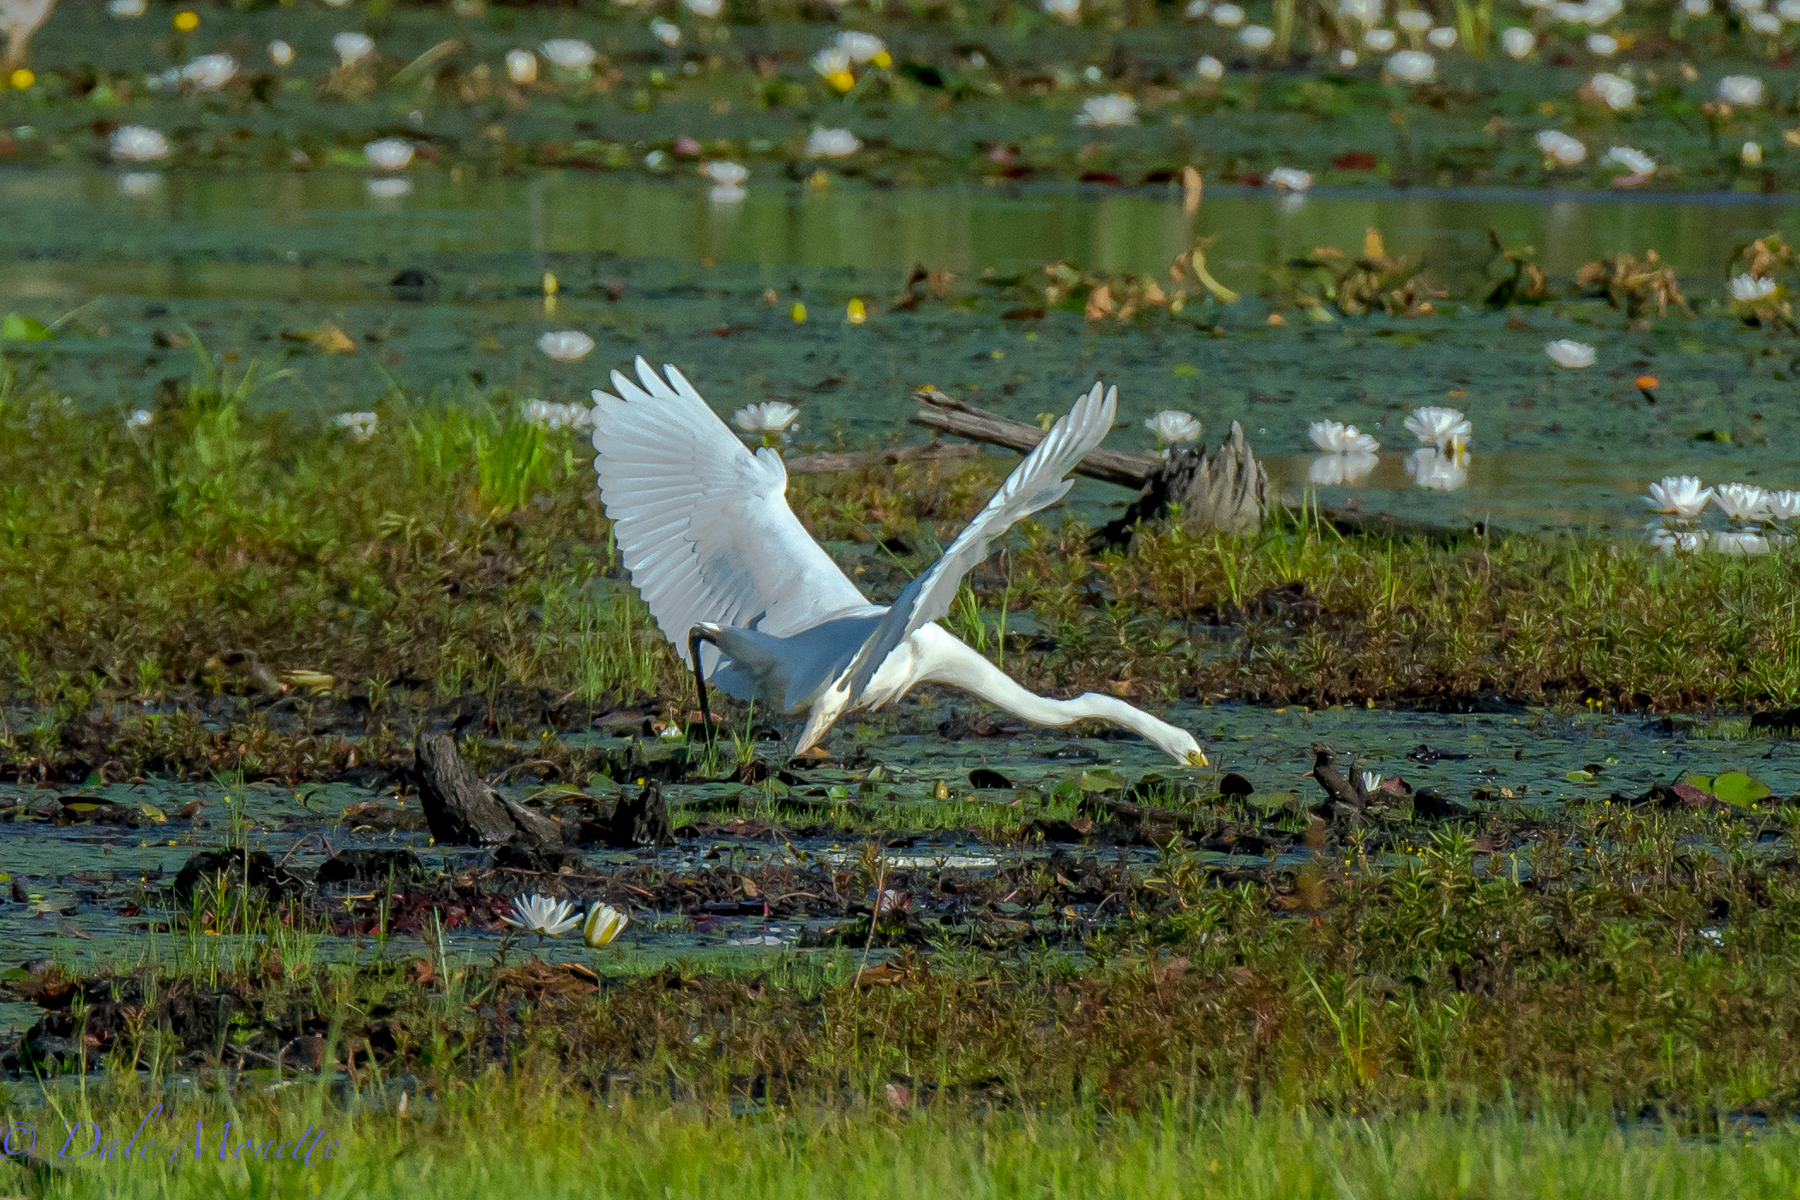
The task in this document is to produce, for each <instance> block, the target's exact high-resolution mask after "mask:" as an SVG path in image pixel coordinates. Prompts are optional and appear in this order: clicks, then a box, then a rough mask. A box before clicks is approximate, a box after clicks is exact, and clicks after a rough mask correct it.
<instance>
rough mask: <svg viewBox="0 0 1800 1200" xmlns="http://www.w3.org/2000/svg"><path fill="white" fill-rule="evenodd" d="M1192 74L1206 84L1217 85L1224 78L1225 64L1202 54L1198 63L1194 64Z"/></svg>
mask: <svg viewBox="0 0 1800 1200" xmlns="http://www.w3.org/2000/svg"><path fill="white" fill-rule="evenodd" d="M1194 74H1196V75H1198V76H1199V77H1200V78H1202V79H1204V80H1206V82H1208V83H1217V82H1218V81H1219V80H1221V79H1223V78H1225V64H1224V63H1222V62H1220V61H1219V60H1218V59H1216V58H1214V57H1213V56H1212V55H1210V54H1202V55H1201V56H1200V61H1199V62H1197V63H1195V64H1194Z"/></svg>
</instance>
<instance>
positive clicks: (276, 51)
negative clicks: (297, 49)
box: [269, 38, 294, 67]
mask: <svg viewBox="0 0 1800 1200" xmlns="http://www.w3.org/2000/svg"><path fill="white" fill-rule="evenodd" d="M269 61H270V62H272V63H274V64H275V65H276V66H278V67H286V66H291V65H292V64H293V61H294V48H293V47H292V46H290V45H288V44H287V43H286V42H284V41H282V40H281V39H280V38H276V39H275V40H274V41H272V42H270V43H269Z"/></svg>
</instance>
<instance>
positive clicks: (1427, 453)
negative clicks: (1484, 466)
mask: <svg viewBox="0 0 1800 1200" xmlns="http://www.w3.org/2000/svg"><path fill="white" fill-rule="evenodd" d="M1467 463H1468V456H1467V455H1465V454H1439V453H1438V452H1437V451H1436V450H1435V449H1433V448H1431V447H1429V446H1428V447H1426V448H1424V449H1422V450H1414V451H1413V452H1412V453H1411V454H1409V455H1407V456H1406V473H1407V474H1408V475H1411V476H1412V479H1413V482H1414V483H1416V484H1418V485H1419V486H1420V487H1422V488H1430V489H1431V490H1432V491H1434V492H1454V491H1455V490H1456V489H1457V488H1460V487H1462V486H1463V485H1464V484H1465V483H1467V482H1469V468H1468V465H1467Z"/></svg>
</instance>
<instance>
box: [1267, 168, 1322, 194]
mask: <svg viewBox="0 0 1800 1200" xmlns="http://www.w3.org/2000/svg"><path fill="white" fill-rule="evenodd" d="M1269 185H1270V186H1271V187H1278V188H1280V189H1281V190H1282V191H1284V192H1304V191H1305V190H1306V189H1307V188H1309V187H1311V186H1312V172H1311V171H1302V170H1301V169H1300V168H1299V167H1276V168H1275V169H1274V170H1273V171H1270V172H1269Z"/></svg>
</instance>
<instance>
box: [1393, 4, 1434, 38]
mask: <svg viewBox="0 0 1800 1200" xmlns="http://www.w3.org/2000/svg"><path fill="white" fill-rule="evenodd" d="M1394 24H1396V25H1398V26H1399V27H1400V28H1402V29H1404V30H1406V32H1408V33H1424V32H1425V31H1426V30H1427V29H1430V28H1431V14H1430V13H1428V12H1426V11H1424V10H1423V9H1418V8H1405V9H1401V10H1400V11H1399V12H1397V13H1395V14H1394Z"/></svg>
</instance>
